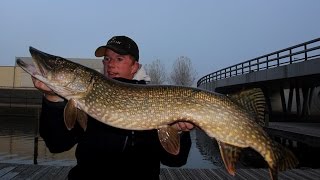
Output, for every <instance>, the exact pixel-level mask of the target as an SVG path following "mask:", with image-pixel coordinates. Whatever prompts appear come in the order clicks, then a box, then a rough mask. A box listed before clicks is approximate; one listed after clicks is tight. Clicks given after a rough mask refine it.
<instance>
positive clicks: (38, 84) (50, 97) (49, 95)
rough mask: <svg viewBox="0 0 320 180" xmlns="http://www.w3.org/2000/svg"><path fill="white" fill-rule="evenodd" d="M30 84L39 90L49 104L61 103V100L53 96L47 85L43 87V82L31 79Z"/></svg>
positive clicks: (55, 95)
mask: <svg viewBox="0 0 320 180" xmlns="http://www.w3.org/2000/svg"><path fill="white" fill-rule="evenodd" d="M31 78H32V82H33V85H34V87H35V88H37V89H38V90H40V91H41V92H43V93H44V97H45V98H46V99H47V100H48V101H51V102H61V101H63V98H61V97H60V96H58V95H57V94H55V93H54V92H53V91H52V90H51V89H50V88H49V87H48V86H47V85H45V84H44V83H43V82H41V81H39V80H38V79H36V78H34V77H31Z"/></svg>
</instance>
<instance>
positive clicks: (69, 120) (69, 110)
mask: <svg viewBox="0 0 320 180" xmlns="http://www.w3.org/2000/svg"><path fill="white" fill-rule="evenodd" d="M77 116H78V108H77V103H76V101H75V100H74V99H70V100H69V101H68V103H67V104H66V106H65V107H64V124H65V125H66V127H67V128H68V130H71V129H72V128H73V127H74V125H75V123H76V120H77Z"/></svg>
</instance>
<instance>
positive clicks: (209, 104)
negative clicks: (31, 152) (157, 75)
mask: <svg viewBox="0 0 320 180" xmlns="http://www.w3.org/2000/svg"><path fill="white" fill-rule="evenodd" d="M29 50H30V53H31V55H32V57H33V61H34V64H26V63H24V62H23V61H22V60H20V59H18V60H17V64H18V65H19V66H20V67H21V68H22V69H23V70H25V71H26V72H28V73H29V74H31V75H32V76H33V77H34V78H37V79H39V80H40V81H42V82H43V83H45V84H46V85H47V86H48V87H50V88H51V89H52V90H53V91H54V92H55V93H56V94H57V95H59V96H61V97H63V98H65V99H66V100H67V101H68V102H67V105H66V107H65V111H64V118H65V124H66V127H67V128H68V129H72V128H73V127H74V124H75V123H77V122H78V123H79V124H80V126H81V127H83V128H84V130H86V121H87V115H89V116H92V117H93V118H94V119H96V120H98V121H100V122H102V123H105V124H107V125H110V126H113V127H117V128H122V129H128V130H150V129H157V132H158V136H159V141H160V143H161V145H162V146H163V148H164V149H165V150H166V151H168V152H169V153H171V154H178V153H179V149H180V137H179V132H178V130H176V129H174V128H173V127H172V126H170V124H172V123H175V122H178V121H185V122H190V123H192V124H194V125H195V126H197V127H199V128H200V129H201V130H203V131H204V132H205V133H206V134H207V135H208V136H209V137H211V138H214V139H216V140H217V142H218V144H219V148H220V153H221V156H222V159H223V161H224V164H225V167H226V169H227V171H228V172H229V173H230V174H231V175H235V163H236V161H237V160H238V158H239V155H240V153H241V149H243V148H247V147H249V148H252V149H254V150H255V151H257V152H258V153H259V154H260V155H261V156H262V157H263V158H264V159H265V161H266V162H267V163H268V165H269V170H270V177H271V179H277V177H278V171H282V170H286V169H290V168H293V167H295V166H296V165H297V164H298V160H297V159H296V157H295V156H294V154H293V153H292V152H291V151H289V150H288V149H286V148H285V147H283V146H281V145H280V144H278V143H276V142H274V141H273V140H272V139H271V138H270V137H269V136H268V134H267V133H266V132H265V131H264V130H263V128H262V126H263V125H264V124H265V123H264V111H265V98H264V95H263V92H262V91H261V89H259V88H252V89H247V90H242V91H239V92H235V93H231V94H228V95H223V94H219V93H215V92H210V91H206V90H203V89H198V88H193V87H184V86H173V85H148V86H145V85H139V84H128V83H124V82H119V81H116V80H113V79H110V78H107V77H105V76H104V75H102V74H101V73H99V72H97V71H95V70H93V69H90V68H88V67H85V66H82V65H80V64H78V63H75V62H72V61H69V60H67V59H64V58H62V57H58V56H54V55H50V54H47V53H44V52H41V51H39V50H37V49H35V48H33V47H30V48H29Z"/></svg>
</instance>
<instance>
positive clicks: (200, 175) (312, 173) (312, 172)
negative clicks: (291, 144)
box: [0, 163, 320, 180]
mask: <svg viewBox="0 0 320 180" xmlns="http://www.w3.org/2000/svg"><path fill="white" fill-rule="evenodd" d="M71 168H72V166H63V167H62V166H46V165H31V164H25V165H22V164H5V163H0V174H1V175H0V179H13V180H22V179H30V180H48V179H49V180H50V179H54V180H66V179H67V176H68V172H69V170H70V169H71ZM209 179H210V180H211V179H212V180H251V179H252V180H253V179H259V180H260V179H261V180H269V179H270V176H269V171H268V170H267V169H237V172H236V175H235V176H234V177H233V176H231V175H229V174H228V172H227V171H226V170H225V169H224V168H218V169H188V168H187V169H185V168H161V169H160V180H209ZM289 179H290V180H291V179H306V180H318V179H320V169H311V168H304V169H292V170H287V171H284V172H279V180H289Z"/></svg>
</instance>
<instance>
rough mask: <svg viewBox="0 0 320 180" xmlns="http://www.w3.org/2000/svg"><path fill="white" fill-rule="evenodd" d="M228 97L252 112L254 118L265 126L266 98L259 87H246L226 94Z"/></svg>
mask: <svg viewBox="0 0 320 180" xmlns="http://www.w3.org/2000/svg"><path fill="white" fill-rule="evenodd" d="M228 97H229V98H230V99H231V100H232V101H234V102H236V103H238V104H240V105H241V106H242V107H243V108H245V109H246V110H248V111H249V112H253V114H254V116H255V120H256V122H257V123H258V124H260V125H261V126H265V125H266V122H265V107H266V98H265V96H264V94H263V91H262V90H261V89H260V88H252V89H246V90H242V91H238V92H236V93H232V94H228Z"/></svg>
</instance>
